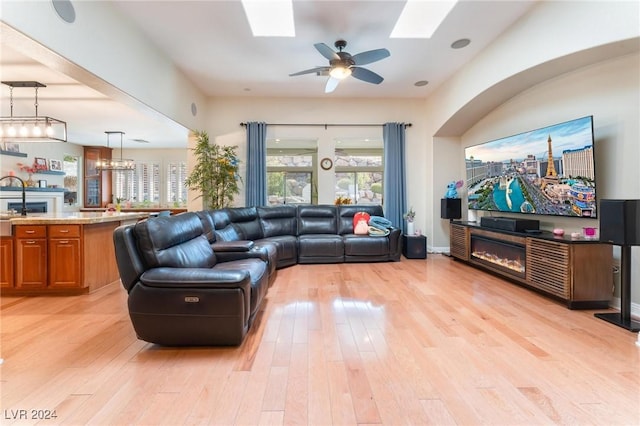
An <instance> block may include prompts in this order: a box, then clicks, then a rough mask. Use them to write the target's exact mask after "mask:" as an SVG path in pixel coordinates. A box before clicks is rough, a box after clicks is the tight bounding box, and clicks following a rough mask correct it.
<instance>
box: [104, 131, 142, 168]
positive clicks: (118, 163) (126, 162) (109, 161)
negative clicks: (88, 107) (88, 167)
mask: <svg viewBox="0 0 640 426" xmlns="http://www.w3.org/2000/svg"><path fill="white" fill-rule="evenodd" d="M105 133H106V134H107V148H110V146H109V139H110V137H111V135H113V134H116V135H118V134H119V135H120V158H103V159H100V160H98V161H97V162H96V169H98V170H119V171H125V172H128V171H132V170H133V169H135V167H136V164H135V162H134V161H133V160H130V159H126V158H122V137H123V136H124V132H120V131H115V130H112V131H106V132H105Z"/></svg>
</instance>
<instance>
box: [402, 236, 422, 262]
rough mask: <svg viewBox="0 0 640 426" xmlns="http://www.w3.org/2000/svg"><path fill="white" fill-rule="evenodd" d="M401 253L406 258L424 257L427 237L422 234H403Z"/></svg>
mask: <svg viewBox="0 0 640 426" xmlns="http://www.w3.org/2000/svg"><path fill="white" fill-rule="evenodd" d="M402 254H404V257H406V258H407V259H426V258H427V237H425V236H424V235H403V236H402Z"/></svg>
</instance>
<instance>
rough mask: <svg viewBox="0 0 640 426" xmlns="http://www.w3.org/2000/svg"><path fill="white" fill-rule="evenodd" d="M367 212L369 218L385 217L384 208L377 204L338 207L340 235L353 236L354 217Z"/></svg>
mask: <svg viewBox="0 0 640 426" xmlns="http://www.w3.org/2000/svg"><path fill="white" fill-rule="evenodd" d="M358 212H365V213H367V214H368V215H369V216H383V213H382V206H380V205H377V204H356V205H344V204H343V205H340V206H338V234H340V235H345V234H353V216H354V215H355V214H356V213H358Z"/></svg>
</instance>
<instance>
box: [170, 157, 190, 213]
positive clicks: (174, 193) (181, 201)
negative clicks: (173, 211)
mask: <svg viewBox="0 0 640 426" xmlns="http://www.w3.org/2000/svg"><path fill="white" fill-rule="evenodd" d="M186 179H187V163H185V162H180V163H169V164H168V166H167V199H166V203H167V205H168V206H173V207H182V206H185V205H186V204H187V187H186V186H185V185H184V181H185V180H186Z"/></svg>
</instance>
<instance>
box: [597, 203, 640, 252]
mask: <svg viewBox="0 0 640 426" xmlns="http://www.w3.org/2000/svg"><path fill="white" fill-rule="evenodd" d="M600 241H606V242H609V243H611V244H615V245H618V246H638V245H640V200H600Z"/></svg>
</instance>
